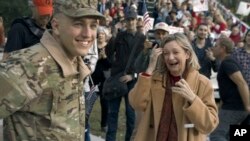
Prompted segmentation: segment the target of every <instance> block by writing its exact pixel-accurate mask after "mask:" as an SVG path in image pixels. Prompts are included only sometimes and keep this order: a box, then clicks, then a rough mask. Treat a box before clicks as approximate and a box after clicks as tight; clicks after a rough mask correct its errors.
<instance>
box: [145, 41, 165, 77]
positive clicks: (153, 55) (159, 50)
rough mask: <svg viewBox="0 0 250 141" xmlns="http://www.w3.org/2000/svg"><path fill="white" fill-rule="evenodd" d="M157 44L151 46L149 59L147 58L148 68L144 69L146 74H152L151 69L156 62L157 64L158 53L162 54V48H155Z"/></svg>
mask: <svg viewBox="0 0 250 141" xmlns="http://www.w3.org/2000/svg"><path fill="white" fill-rule="evenodd" d="M157 46H158V45H157V44H156V45H155V46H154V47H153V49H152V52H151V55H150V60H149V65H148V68H147V70H146V73H147V74H150V75H151V74H152V73H153V71H154V70H155V67H156V64H157V60H158V57H159V55H161V54H162V48H160V47H159V48H157Z"/></svg>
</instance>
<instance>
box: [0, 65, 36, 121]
mask: <svg viewBox="0 0 250 141" xmlns="http://www.w3.org/2000/svg"><path fill="white" fill-rule="evenodd" d="M23 68H24V66H23V65H20V64H15V63H13V64H12V63H11V64H10V65H6V64H5V63H1V64H0V88H1V91H0V118H5V117H7V116H9V115H11V114H12V113H14V112H16V111H18V110H19V109H21V108H22V107H23V106H25V105H26V104H27V103H29V102H30V101H31V100H32V99H34V97H35V96H36V93H35V91H34V90H33V89H32V86H33V85H34V83H32V81H30V80H29V79H28V78H29V77H27V75H26V74H25V71H24V70H23Z"/></svg>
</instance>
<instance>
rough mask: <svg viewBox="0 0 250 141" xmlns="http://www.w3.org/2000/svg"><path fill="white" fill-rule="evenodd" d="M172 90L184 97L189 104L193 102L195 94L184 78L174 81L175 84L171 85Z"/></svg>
mask: <svg viewBox="0 0 250 141" xmlns="http://www.w3.org/2000/svg"><path fill="white" fill-rule="evenodd" d="M172 92H173V93H176V94H179V95H180V96H182V97H184V98H185V99H187V100H188V101H189V102H190V103H191V104H192V103H193V101H194V99H195V97H196V95H195V94H194V92H193V91H192V90H191V88H190V87H189V85H188V83H187V82H186V81H185V80H184V79H181V80H180V81H178V82H176V83H175V86H173V87H172Z"/></svg>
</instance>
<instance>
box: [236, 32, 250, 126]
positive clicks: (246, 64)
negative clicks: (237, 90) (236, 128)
mask: <svg viewBox="0 0 250 141" xmlns="http://www.w3.org/2000/svg"><path fill="white" fill-rule="evenodd" d="M243 41H244V47H243V48H237V49H236V50H234V52H233V54H232V56H233V58H235V59H236V60H237V62H238V63H239V64H240V66H241V67H242V73H243V75H244V77H245V80H246V81H247V84H248V88H250V29H248V30H247V32H246V34H245V37H244V40H243ZM244 122H245V123H247V124H250V115H248V117H247V119H246V120H245V121H244Z"/></svg>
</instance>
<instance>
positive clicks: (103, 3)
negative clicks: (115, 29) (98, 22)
mask: <svg viewBox="0 0 250 141" xmlns="http://www.w3.org/2000/svg"><path fill="white" fill-rule="evenodd" d="M107 8H108V7H107V0H98V4H97V9H98V11H99V12H100V13H102V14H104V12H105V11H106V9H107Z"/></svg>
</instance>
